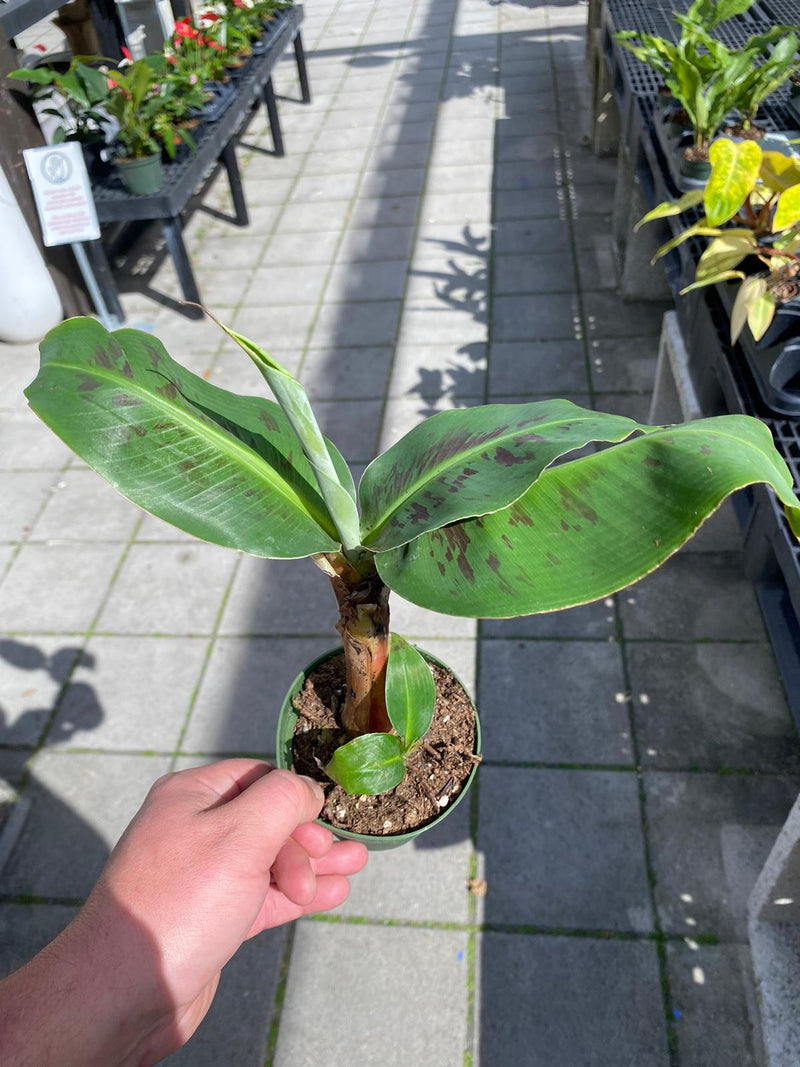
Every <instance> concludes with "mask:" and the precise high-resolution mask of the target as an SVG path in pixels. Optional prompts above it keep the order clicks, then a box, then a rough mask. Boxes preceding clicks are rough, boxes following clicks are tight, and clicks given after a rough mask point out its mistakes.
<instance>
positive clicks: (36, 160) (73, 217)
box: [22, 141, 100, 246]
mask: <svg viewBox="0 0 800 1067" xmlns="http://www.w3.org/2000/svg"><path fill="white" fill-rule="evenodd" d="M22 154H23V156H24V157H25V166H26V167H27V168H28V177H29V178H30V180H31V185H32V186H33V195H34V198H35V200H36V209H37V211H38V212H39V221H40V222H41V224H42V236H43V239H44V243H45V244H46V245H48V246H50V245H67V244H74V243H75V242H77V241H96V240H98V238H99V237H100V226H99V225H98V222H97V212H96V211H95V207H94V200H93V199H92V187H91V185H90V183H89V175H88V174H87V173H86V164H85V162H84V159H83V152H82V151H81V146H80V145H79V144H78V143H77V141H67V142H66V143H65V144H58V145H45V147H44V148H26V149H25V150H24V152H23V153H22Z"/></svg>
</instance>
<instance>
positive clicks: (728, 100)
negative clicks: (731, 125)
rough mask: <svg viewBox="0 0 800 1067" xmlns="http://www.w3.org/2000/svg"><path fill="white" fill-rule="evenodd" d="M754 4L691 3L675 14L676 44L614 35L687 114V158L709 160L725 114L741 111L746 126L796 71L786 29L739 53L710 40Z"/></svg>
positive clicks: (740, 0)
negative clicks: (657, 76) (660, 80)
mask: <svg viewBox="0 0 800 1067" xmlns="http://www.w3.org/2000/svg"><path fill="white" fill-rule="evenodd" d="M752 4H753V0H716V2H715V0H695V2H694V3H693V4H692V5H691V7H690V8H689V10H688V11H687V12H686V14H685V15H679V14H675V15H674V16H673V17H674V19H675V21H676V22H677V23H678V24H679V25H680V27H681V34H680V37H679V39H678V41H677V43H673V42H672V41H667V40H666V39H665V38H663V37H657V36H655V35H653V34H648V33H640V32H638V31H636V30H623V31H621V32H619V33H617V34H616V39H617V40H618V41H619V42H620V44H621V45H622V46H623V47H624V48H627V49H628V51H630V52H632V53H633V55H635V56H636V58H637V59H639V60H640V61H641V62H642V63H646V64H647V65H648V66H650V67H652V68H653V69H654V70H655V71H656V72H657V73H658V74H660V75H661V77H662V78H663V81H664V85H665V86H666V88H667V89H668V90H669V93H670V94H671V96H672V97H673V98H674V99H675V100H676V101H677V102H678V103H679V104H680V106H681V107H682V108H683V110H684V112H685V113H686V116H687V118H688V120H689V122H690V124H691V126H692V130H693V134H694V142H693V144H692V146H691V149H687V150H686V152H685V154H686V156H687V158H690V159H693V160H707V159H708V146H709V144H710V143H711V140H712V138H713V137H714V135H715V134H716V133H717V131H718V130H719V129H720V127H721V126H722V124H723V121H724V119H725V116H726V115H727V114H728V112H730V111H733V110H738V111H740V112H741V113H742V115H743V125H745V124H747V123H749V122H750V121H751V118H752V116H754V115H755V112H756V111H757V109H758V106H759V104H760V103H761V102H762V101H763V100H764V98H765V97H766V96H767V95H768V94H769V93H771V92H773V91H774V90H775V89H776V88H777V87H778V86H779V85H781V84H782V83H783V82H784V81H785V80H786V79H787V78H788V77H789V76H790V73H791V72H792V70H793V69H795V64H794V60H793V58H792V59H789V58H788V57H787V54H786V53H787V51H789V50H791V54H792V57H793V56H794V52H796V48H797V41H796V38H795V42H794V49H792V48H791V36H792V35H791V34H789V38H790V40H789V43H788V44H786V43H785V39H786V35H787V30H788V27H785V26H773V27H771V28H770V29H769V30H768V31H767V32H766V33H763V34H759V35H755V36H752V37H751V38H750V39H749V40H748V41H747V42H746V43H745V44H744V45H743V47H742V48H738V49H731V48H728V47H727V46H726V45H724V44H723V43H722V42H721V41H718V40H717V39H716V38H715V37H714V36H713V31H714V30H715V29H716V28H717V27H718V26H719V25H720V24H721V23H722V22H724V21H725V20H727V19H729V18H732V17H733V16H734V15H739V14H742V13H743V12H744V11H747V10H748V9H749V8H750V7H751V6H752ZM776 42H778V43H777V46H776V47H775V49H774V50H773V51H772V52H771V53H770V49H772V46H773V45H775V44H776ZM775 53H778V55H777V56H776V55H775ZM762 58H765V62H764V63H761V62H760V61H761V59H762Z"/></svg>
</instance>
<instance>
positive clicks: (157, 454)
mask: <svg viewBox="0 0 800 1067" xmlns="http://www.w3.org/2000/svg"><path fill="white" fill-rule="evenodd" d="M223 329H226V333H227V334H228V335H229V336H230V337H231V338H232V339H233V340H234V341H235V342H236V343H237V344H239V345H240V346H241V348H242V349H243V350H244V351H245V352H246V353H247V355H248V356H249V357H250V358H251V359H252V360H253V362H254V363H255V365H256V366H257V368H258V369H259V371H260V372H261V374H262V376H263V377H264V380H265V382H266V384H267V385H268V387H269V389H270V390H271V391H272V394H273V396H274V397H275V400H274V401H272V400H269V399H266V398H261V397H256V396H247V397H244V396H235V395H233V394H231V393H228V392H226V391H224V390H222V389H219V388H217V387H216V386H214V385H212V384H210V383H209V382H206V381H205V380H203V379H202V378H199V377H197V376H195V375H194V374H191V373H190V372H189V371H188V370H186V369H185V368H184V367H182V366H181V365H180V364H179V363H177V362H176V361H175V360H173V359H172V358H171V357H170V356H169V354H168V353H167V352H166V350H165V348H164V347H163V345H162V344H161V343H160V342H159V341H158V340H157V339H156V338H154V337H152V336H150V335H148V334H146V333H142V332H140V331H137V330H132V329H123V330H117V331H115V332H114V333H108V332H107V331H106V330H105V329H104V328H103V327H102V326H101V325H100V324H99V323H97V322H95V321H93V320H91V319H72V320H68V321H67V322H65V323H62V324H61V325H60V326H58V327H56V328H55V329H54V330H52V331H51V332H50V333H49V334H48V335H47V337H46V338H45V340H44V341H43V342H42V344H41V349H40V351H41V367H40V370H39V373H38V375H37V377H36V379H35V380H34V381H33V383H32V384H31V385H30V386H29V387H28V389H27V390H26V396H27V398H28V401H29V403H30V405H31V407H32V408H33V410H34V411H35V412H36V413H37V414H38V415H39V416H40V418H41V419H43V420H44V422H45V423H46V424H47V425H48V426H50V427H51V428H52V429H53V430H54V431H55V432H56V433H57V434H58V435H59V436H60V437H61V438H62V439H63V440H64V441H65V442H66V443H67V444H68V445H69V446H70V447H72V448H73V449H74V450H75V451H76V452H77V454H78V455H79V456H80V457H81V458H82V459H83V460H84V461H85V462H87V463H88V464H89V465H90V466H92V467H93V468H94V469H95V470H96V471H97V472H98V473H99V474H100V475H102V476H103V477H105V478H106V479H107V480H108V481H109V482H110V483H111V484H112V485H113V486H114V487H115V488H116V489H117V490H118V491H119V492H121V493H123V494H124V495H125V496H127V497H128V498H129V499H130V500H132V501H133V502H134V503H136V504H138V505H140V506H141V507H143V508H145V509H146V510H147V511H149V512H151V513H152V514H154V515H156V516H158V517H160V518H162V519H164V520H166V521H167V522H169V523H172V524H173V525H175V526H178V527H179V528H181V529H182V530H185V531H187V532H188V533H190V534H192V535H194V536H196V537H199V538H201V539H203V540H205V541H209V542H212V543H214V544H218V545H224V546H226V547H228V548H233V549H238V550H241V551H243V552H248V553H252V554H253V555H255V556H262V557H267V558H273V559H294V558H298V557H309V558H310V559H311V561H312V562H313V563H314V564H316V566H317V567H318V568H319V570H320V571H321V572H322V574H323V575H325V577H326V578H327V579H328V580H329V581H330V583H331V586H332V589H333V593H334V595H335V597H336V602H337V604H338V608H339V621H338V623H337V627H336V628H337V630H338V632H339V635H340V638H341V648H340V649H339V650H337V651H338V653H339V655H338V662H334V660H335V658H336V657H334V658H333V659H332V658H330V657H329V658H325V659H324V662H322V663H321V664H315V665H312V666H313V669H312V670H311V671H310V672H309V671H305V672H303V673H302V677H301V683H302V687H303V689H304V690H305V691H306V697H307V701H306V705H307V706H309V707H310V713H309V714H308V715H307V716H306V719H305V721H304V722H303V723H301V722H299V714H300V712H299V710H298V708H297V707H295V708H293V709H292V715H293V717H294V718H295V719H298V722H296V723H293V724H292V728H291V730H290V731H289V732H288V733H287V726H286V721H285V720H286V716H284V718H283V720H282V724H281V726H280V727H279V737H278V742H277V751H278V755H279V759H280V760H283V761H286V762H289V761H290V760H291V761H292V762H293V763H295V764H296V763H297V753H298V749H302V753H303V754H304V759H305V762H303V763H302V770H303V773H313V774H314V775H315V777H317V778H318V779H319V780H320V781H322V782H323V783H324V786H325V789H326V792H327V801H326V805H325V807H324V809H323V813H322V818H323V821H324V822H325V823H326V824H327V825H330V826H331V827H332V828H333V829H334V830H335V832H336V833H338V834H342V835H348V834H349V835H351V836H352V835H353V834H359V833H361V832H362V830H361V827H362V826H363V825H364V823H363V822H360V821H359V818H360V816H359V813H362V814H363V812H364V811H365V810H366V811H368V813H369V818H368V820H367V825H368V826H369V827H370V831H369V834H368V841H369V843H370V844H372V845H373V846H374V847H387V846H393V845H396V844H398V843H401V842H402V841H404V840H407V839H408V838H409V836H413V835H414V834H415V833H417V832H418V830H419V829H420V828H422V827H426V826H429V825H433V824H435V823H436V822H437V821H438V820H439V819H440V818H442V817H444V816H445V815H446V814H447V813H448V812H449V811H450V810H452V808H453V806H454V804H455V803H456V802H457V801H458V799H459V798H460V796H462V795H463V793H464V790H465V788H466V786H467V784H468V782H469V781H470V779H471V777H472V776H473V775H474V768H475V765H476V763H477V762H478V761H479V733H478V729H477V726H476V724H475V723H469V722H468V723H467V726H466V727H465V729H464V730H462V731H461V732H460V734H459V736H458V738H456V739H454V741H453V744H452V747H453V748H454V749H456V750H458V751H456V753H455V756H456V758H455V759H454V760H451V759H450V756H451V753H450V752H449V749H448V741H447V734H448V727H449V723H448V721H446V720H447V718H448V714H449V713H445V715H444V716H440V715H439V711H438V709H439V706H440V704H441V703H443V704H444V705H445V706H447V702H448V699H449V698H450V697H453V699H455V701H456V702H461V703H463V695H459V694H458V692H457V690H458V683H457V679H454V678H453V677H452V676H451V675H449V674H448V672H447V671H446V670H445V669H444V668H443V667H442V665H441V664H439V663H437V662H435V661H434V662H432V657H427V658H426V657H425V656H423V655H422V654H421V653H420V652H418V651H417V650H416V649H415V648H414V647H413V646H412V645H411V644H409V643H408V642H407V641H405V640H403V639H402V638H400V637H399V636H398V635H395V634H392V632H391V630H390V620H389V593H390V590H393V591H394V592H396V593H398V594H399V595H401V596H402V597H405V598H406V599H407V600H409V601H411V602H412V603H414V604H417V605H420V606H422V607H424V608H429V609H432V610H434V611H438V612H443V613H445V614H450V615H457V616H468V617H484V618H502V617H510V616H516V615H524V614H530V613H535V612H544V611H554V610H558V609H561V608H567V607H570V606H572V605H577V604H584V603H586V602H588V601H592V600H595V599H598V598H600V597H605V596H608V595H609V594H611V593H613V592H614V591H616V590H619V589H622V588H624V587H625V586H627V585H628V584H630V583H631V582H633V581H635V580H637V579H638V578H641V577H642V576H643V575H645V574H648V573H649V572H650V571H652V570H654V569H655V568H656V567H658V566H659V564H661V563H662V562H663V561H664V560H665V559H667V557H668V556H670V555H671V554H672V553H673V552H675V551H676V550H677V549H678V548H679V547H680V546H681V545H682V544H683V543H684V541H686V539H687V538H688V537H689V536H691V534H692V533H693V532H694V531H695V530H696V529H697V528H698V526H699V525H700V524H701V523H702V522H703V520H704V519H705V518H706V517H707V516H708V515H709V514H710V513H711V512H713V511H714V510H715V509H716V508H717V507H718V506H719V504H720V503H721V502H722V500H723V499H724V498H725V497H726V496H727V495H728V494H729V493H731V492H733V491H734V490H735V489H738V488H740V487H742V486H745V485H749V484H752V483H754V482H766V483H768V484H769V485H771V486H772V487H773V488H774V490H775V492H776V493H777V495H778V497H779V499H780V500H781V501H782V503H783V505H784V507H785V509H786V513H787V516H788V519H789V522H790V524H791V526H792V529H793V530H794V532H795V534H796V535H800V502H798V500H797V498H796V497H795V495H794V492H793V488H792V479H791V475H790V473H789V470H788V468H787V467H786V465H785V463H784V462H783V460H782V459H781V458H780V457H779V455H778V454H777V452H776V451H775V449H774V446H773V444H772V440H771V437H770V435H769V432H768V430H767V429H766V427H765V426H764V425H763V424H762V423H760V422H759V421H758V420H756V419H752V418H748V417H745V416H737V415H731V416H723V417H718V418H711V419H704V420H700V421H697V422H692V423H687V424H685V425H681V426H673V427H652V426H641V425H638V424H637V423H636V422H634V421H632V420H631V419H628V418H624V417H621V416H617V415H610V414H603V413H600V412H597V411H590V410H585V409H582V408H580V407H577V406H576V405H575V404H572V403H570V402H569V401H566V400H545V401H538V402H534V403H522V404H489V405H485V406H481V407H475V408H468V409H461V410H452V411H444V412H440V413H439V414H436V415H434V416H432V417H431V418H429V419H427V420H426V421H424V422H422V423H421V424H420V425H419V426H416V427H415V428H414V429H412V430H411V431H410V432H409V433H407V434H406V435H405V436H404V437H403V438H402V439H401V440H400V441H398V442H397V443H396V444H395V445H393V446H392V447H391V448H389V449H387V451H385V452H384V453H382V454H381V455H379V456H378V457H377V458H376V459H375V460H373V462H372V463H371V464H370V465H369V466H368V467H367V469H366V471H365V472H364V474H363V477H362V478H361V481H360V484H359V487H358V491H356V489H355V486H354V483H353V479H352V476H351V474H350V471H349V469H348V467H347V464H346V463H345V461H344V459H343V458H342V456H341V454H340V453H339V452H338V450H337V449H336V447H335V445H333V444H332V443H331V442H330V441H328V440H327V439H326V438H324V437H323V435H322V433H321V432H320V429H319V427H318V424H317V422H316V419H315V417H314V413H313V411H312V409H311V405H310V403H309V400H308V397H307V396H306V394H305V392H304V390H303V388H302V386H301V385H300V384H299V382H297V381H296V380H295V379H294V378H293V377H292V376H291V375H290V374H289V373H288V372H287V371H286V370H285V369H284V368H283V367H281V366H280V364H278V363H277V362H276V361H275V360H273V359H272V358H271V357H270V356H269V355H268V354H267V353H266V352H264V351H263V350H262V349H261V348H259V347H258V346H257V345H256V344H254V343H253V342H252V341H249V340H248V339H247V338H245V337H243V336H241V335H239V334H237V333H235V332H234V331H233V330H230V329H227V328H225V327H223ZM592 442H599V443H602V444H603V445H604V446H609V447H603V448H601V449H599V450H597V451H594V452H591V453H589V454H587V451H586V446H587V445H590V444H591V443H592ZM570 456H572V458H571V460H570V461H569V462H558V463H557V462H556V461H561V460H564V459H567V457H570ZM296 688H297V687H293V691H295V692H296ZM454 691H455V692H454ZM325 701H327V702H328V706H327V707H324V708H320V706H319V705H320V703H325ZM301 703H302V702H301ZM255 713H257V709H256V712H255ZM318 713H322V714H321V717H317V716H318ZM437 716H439V717H438V718H437ZM290 717H291V716H290ZM333 720H335V726H334V725H332V721H333ZM442 720H445V721H442ZM497 728H498V729H502V724H498V725H497ZM334 735H335V736H334ZM465 738H466V739H467V740H466V741H465ZM332 739H333V741H334V742H335V744H336V745H338V747H335V751H334V752H333V754H331V753H330V748H331V740H332ZM315 740H319V741H320V748H319V750H318V754H317V755H316V757H315V756H314V752H313V748H312V749H311V752H310V753H309V741H311V742H313V741H315ZM456 763H458V765H459V766H458V769H456V767H455V765H456ZM421 764H424V769H423V771H422V779H421V781H420V785H419V789H418V790H417V794H415V796H414V799H413V800H409V801H407V802H405V803H404V804H402V805H400V807H399V808H398V807H397V806H396V805H395V806H394V807H392V808H391V809H390V810H391V811H392V812H393V815H392V816H391V817H388V816H387V815H386V810H387V809H386V808H385V807H384V802H386V804H391V803H392V799H393V798H394V797H396V795H397V790H398V789H401V787H403V785H404V784H405V783H406V781H407V780H409V779H410V778H411V777H413V776H414V775H418V774H419V772H420V765H421ZM440 765H442V767H443V768H444V770H443V773H444V775H445V776H446V780H445V781H444V782H442V783H441V784H440V783H439V780H436V781H431V777H432V776H433V775H434V772H435V771H438V770H441V768H440ZM431 768H434V770H431ZM451 768H453V769H451ZM450 779H452V782H450ZM423 783H424V784H423ZM426 794H429V795H426ZM412 811H413V812H415V813H416V815H415V818H414V819H412V818H411V812H412ZM399 820H402V821H399ZM387 824H388V825H387Z"/></svg>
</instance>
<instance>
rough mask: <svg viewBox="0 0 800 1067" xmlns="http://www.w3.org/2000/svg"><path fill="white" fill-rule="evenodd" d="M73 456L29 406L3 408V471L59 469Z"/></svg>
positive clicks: (0, 438)
mask: <svg viewBox="0 0 800 1067" xmlns="http://www.w3.org/2000/svg"><path fill="white" fill-rule="evenodd" d="M71 458H72V452H71V451H70V449H68V448H67V446H66V445H64V444H62V443H61V441H60V440H59V439H58V438H57V437H56V436H55V434H52V433H50V431H49V430H47V429H46V427H45V426H43V425H42V423H41V422H39V420H38V419H37V418H36V416H35V415H34V414H33V412H32V411H31V410H30V409H28V408H21V409H19V410H17V409H16V408H14V409H11V410H9V411H0V470H3V471H25V470H30V471H36V470H46V471H57V470H61V469H62V467H64V466H65V465H66V464H67V463H68V462H69V460H70V459H71Z"/></svg>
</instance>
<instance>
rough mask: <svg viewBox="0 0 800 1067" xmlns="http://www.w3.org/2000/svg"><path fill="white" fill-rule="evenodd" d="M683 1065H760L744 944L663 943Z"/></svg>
mask: <svg viewBox="0 0 800 1067" xmlns="http://www.w3.org/2000/svg"><path fill="white" fill-rule="evenodd" d="M667 964H668V971H669V982H670V994H671V999H672V1004H673V1005H674V1009H675V1022H674V1024H673V1025H674V1027H675V1033H676V1036H677V1039H678V1049H679V1050H680V1064H681V1067H730V1064H733V1063H735V1064H736V1067H761V1063H762V1058H761V1054H760V1038H759V1029H758V1017H757V1012H756V1011H755V1000H754V988H753V978H752V975H751V973H750V971H751V967H752V965H751V962H750V952H749V950H748V949H747V948H746V947H745V946H744V945H699V944H697V942H695V941H692V940H691V939H688V943H687V942H674V943H672V944H669V945H667Z"/></svg>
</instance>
